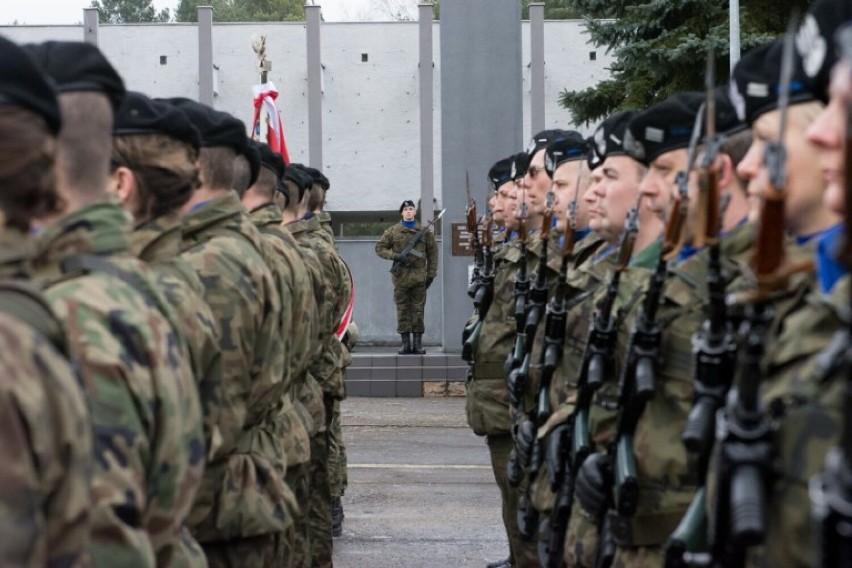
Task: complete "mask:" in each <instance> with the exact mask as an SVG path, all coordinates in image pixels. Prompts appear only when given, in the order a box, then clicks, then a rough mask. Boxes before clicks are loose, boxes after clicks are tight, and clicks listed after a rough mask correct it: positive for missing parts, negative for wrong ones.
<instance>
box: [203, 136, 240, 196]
mask: <svg viewBox="0 0 852 568" xmlns="http://www.w3.org/2000/svg"><path fill="white" fill-rule="evenodd" d="M236 157H237V152H236V151H235V150H234V149H232V148H228V147H227V146H211V147H209V148H202V149H201V152H199V154H198V162H199V165H200V168H201V181H202V183H203V184H204V185H205V186H206V187H208V188H210V189H231V188H232V187H231V184H232V183H233V182H234V158H236Z"/></svg>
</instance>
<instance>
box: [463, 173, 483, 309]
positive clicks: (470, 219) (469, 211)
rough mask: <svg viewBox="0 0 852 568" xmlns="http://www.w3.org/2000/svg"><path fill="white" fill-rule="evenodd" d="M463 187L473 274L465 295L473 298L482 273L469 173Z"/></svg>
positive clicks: (477, 228)
mask: <svg viewBox="0 0 852 568" xmlns="http://www.w3.org/2000/svg"><path fill="white" fill-rule="evenodd" d="M464 189H465V192H466V193H467V207H465V210H464V216H465V225H466V228H467V232H468V234H469V235H470V242H469V243H468V246H469V247H470V249H471V250H472V251H473V259H474V260H473V276H472V278H471V280H470V285H469V286H468V287H467V295H468V296H470V297H471V298H473V297H474V296H475V295H476V290H477V288H479V282H480V277H481V273H482V263H483V259H482V248H481V246H480V243H479V220H478V219H477V218H476V200H475V199H474V198H473V196H472V195H471V194H470V175H469V174H468V173H467V172H465V173H464Z"/></svg>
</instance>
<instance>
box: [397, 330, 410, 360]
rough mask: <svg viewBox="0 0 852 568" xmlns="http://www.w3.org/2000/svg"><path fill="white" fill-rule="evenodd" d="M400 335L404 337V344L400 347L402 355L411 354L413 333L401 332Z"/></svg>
mask: <svg viewBox="0 0 852 568" xmlns="http://www.w3.org/2000/svg"><path fill="white" fill-rule="evenodd" d="M399 336H400V337H401V338H402V346H401V347H400V348H399V351H397V353H399V354H400V355H410V354H411V334H410V333H400V334H399Z"/></svg>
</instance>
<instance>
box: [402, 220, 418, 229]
mask: <svg viewBox="0 0 852 568" xmlns="http://www.w3.org/2000/svg"><path fill="white" fill-rule="evenodd" d="M416 224H417V219H412V220H411V221H406V220H405V219H403V220H402V226H403V227H405V228H406V229H413V228H414V225H416Z"/></svg>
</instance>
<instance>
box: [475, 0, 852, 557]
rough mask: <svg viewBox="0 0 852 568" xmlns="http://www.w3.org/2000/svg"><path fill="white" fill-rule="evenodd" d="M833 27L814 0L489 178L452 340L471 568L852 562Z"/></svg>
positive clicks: (845, 134)
mask: <svg viewBox="0 0 852 568" xmlns="http://www.w3.org/2000/svg"><path fill="white" fill-rule="evenodd" d="M850 22H852V4H850V3H849V1H848V0H818V1H817V2H815V3H814V4H813V5H812V7H811V9H810V11H809V12H808V13H807V15H806V16H805V17H804V18H803V19H802V21H801V22H800V23H799V24H791V26H790V30H789V31H788V33H787V35H786V36H785V37H783V38H779V39H778V40H776V41H774V42H773V43H771V44H769V45H767V46H765V47H762V48H759V49H755V50H753V51H751V52H749V53H747V54H746V55H745V56H744V57H743V58H742V59H741V60H740V61H739V62H738V64H737V65H736V67H735V69H734V70H733V73H732V77H731V80H730V84H729V85H726V86H725V87H718V88H714V84H715V77H714V75H715V71H714V65H713V63H714V59H715V58H714V55H713V54H712V53H710V54H709V56H708V67H707V72H706V86H707V88H706V90H705V92H682V93H677V94H675V95H673V96H671V97H669V98H667V99H666V100H664V101H663V102H661V103H659V104H655V105H654V106H652V107H650V108H646V109H642V110H638V111H623V112H618V113H616V114H613V115H612V116H610V117H608V118H607V119H605V120H604V121H603V122H602V123H601V124H600V125H598V127H597V128H596V129H595V131H594V135H593V136H592V137H591V138H589V139H584V138H583V136H581V135H580V134H579V133H577V132H574V131H564V130H546V131H543V132H541V133H539V134H537V135H536V136H535V137H534V138H533V140H532V143H531V145H530V146H529V148H528V149H527V151H526V152H522V153H520V154H517V155H513V156H510V157H508V158H506V159H503V160H500V161H498V162H497V163H496V164H494V166H493V167H492V168H491V170H490V171H489V174H488V176H489V179H490V181H491V184H492V188H493V194H491V195H490V199H489V203H488V212H487V214H486V215H484V216H483V217H482V219H478V218H477V214H476V213H475V205H476V204H475V202H472V203H471V204H470V206H469V209H468V213H469V215H468V225H469V230H470V231H471V233H472V234H474V235H475V239H474V241H475V242H474V243H473V244H474V247H475V250H476V253H477V256H476V261H477V262H476V269H475V271H474V272H475V279H474V282H473V284H472V285H471V287H470V289H469V293H470V295H471V296H472V297H473V299H474V309H475V312H474V315H473V316H472V317H471V319H470V320H469V322H468V324H467V326H466V327H465V330H464V333H463V341H464V350H463V355H464V356H465V357H466V358H467V359H468V360H469V361H470V364H471V366H470V373H469V376H468V381H467V394H468V397H467V418H468V422H469V424H470V426H471V427H472V428H473V430H474V432H475V433H477V434H479V435H484V436H485V437H486V440H487V445H488V448H489V450H490V454H491V460H492V466H493V470H494V476H495V479H496V481H497V485H498V486H499V488H500V492H501V496H502V513H503V523H504V525H505V528H506V533H507V536H508V540H509V550H510V554H509V558H507V559H506V560H502V561H498V562H495V563H492V564H489V568H496V567H510V566H515V567H522V568H528V567H533V566H545V567H548V568H560V567H561V566H572V567H573V566H584V567H596V568H603V567H610V566H617V567H631V568H635V567H660V566H666V567H668V568H675V567H683V566H719V567H726V568H727V567H741V566H773V567H778V566H783V567H788V566H848V565H850V563H852V467H850V466H852V428H850V426H852V420H850V419H851V418H852V414H850V413H852V382H850V380H849V379H850V377H852V375H850V372H852V367H850V365H849V362H850V360H849V354H850V353H849V347H850V340H849V333H850V324H852V320H850V313H849V308H850V299H852V298H850V278H849V267H850V266H852V264H850V263H852V254H850V253H852V239H849V238H848V236H847V235H846V233H847V230H846V228H845V227H846V223H849V222H852V218H850V216H852V210H850V207H852V194H850V193H849V192H850V190H852V176H847V168H848V167H849V164H850V163H852V162H850V160H852V154H850V148H852V146H849V144H851V143H852V140H850V138H849V136H850V135H852V134H851V133H852V128H851V127H850V125H852V122H849V121H850V120H852V114H850V112H849V109H850V108H852V107H850V104H852V24H850ZM835 39H836V43H835ZM835 45H836V49H835V47H834V46H835ZM832 69H833V71H832ZM814 521H815V522H814ZM814 529H816V530H814Z"/></svg>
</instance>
